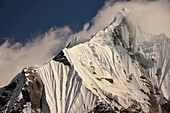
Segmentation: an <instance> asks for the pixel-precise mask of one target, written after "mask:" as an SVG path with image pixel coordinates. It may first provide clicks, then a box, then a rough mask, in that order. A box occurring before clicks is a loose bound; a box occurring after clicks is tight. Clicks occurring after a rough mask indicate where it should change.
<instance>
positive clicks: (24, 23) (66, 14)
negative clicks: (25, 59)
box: [0, 0, 104, 43]
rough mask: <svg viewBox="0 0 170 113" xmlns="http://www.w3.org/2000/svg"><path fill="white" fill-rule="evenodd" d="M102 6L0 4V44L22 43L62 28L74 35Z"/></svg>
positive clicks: (14, 0)
mask: <svg viewBox="0 0 170 113" xmlns="http://www.w3.org/2000/svg"><path fill="white" fill-rule="evenodd" d="M103 5H104V0H0V38H1V41H2V40H3V39H7V38H8V39H10V40H11V41H14V42H26V41H27V40H29V39H30V38H33V37H35V36H38V35H40V34H43V33H44V32H46V31H48V30H49V29H50V28H52V27H63V26H66V25H67V26H69V27H70V29H71V30H72V31H73V32H77V31H79V30H80V29H81V28H82V27H83V25H84V24H85V23H86V22H88V21H90V20H91V18H92V17H94V16H95V15H96V13H97V11H98V10H99V9H100V8H101V7H102V6H103ZM1 43H2V42H1Z"/></svg>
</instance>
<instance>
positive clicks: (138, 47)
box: [0, 9, 170, 113]
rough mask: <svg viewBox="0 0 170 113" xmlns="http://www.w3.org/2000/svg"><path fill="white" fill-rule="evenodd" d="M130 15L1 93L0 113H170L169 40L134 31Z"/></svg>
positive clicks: (27, 73)
mask: <svg viewBox="0 0 170 113" xmlns="http://www.w3.org/2000/svg"><path fill="white" fill-rule="evenodd" d="M129 12H130V11H128V10H127V9H122V10H121V11H120V12H118V14H117V15H116V16H115V19H114V20H113V22H112V23H111V24H110V25H109V26H108V27H106V28H104V29H103V30H100V31H99V32H97V33H96V34H95V35H93V37H92V39H91V40H89V41H86V42H84V43H81V44H76V43H74V44H76V45H75V46H73V47H68V48H64V49H63V50H62V51H61V52H59V54H58V55H56V56H55V57H54V58H53V59H52V60H51V61H49V62H48V63H46V64H44V65H42V66H33V67H29V68H25V69H24V70H23V71H22V72H21V73H19V74H18V75H17V76H16V77H15V78H14V79H13V80H12V81H11V83H10V84H9V85H8V86H6V87H4V88H1V89H0V100H1V101H0V111H2V112H7V113H8V112H36V113H39V112H44V113H48V112H51V113H87V112H88V113H93V112H94V113H112V112H117V113H123V112H127V113H130V112H148V113H149V112H150V113H159V112H160V113H161V112H169V111H170V107H169V106H170V95H169V94H170V92H169V91H170V90H169V89H170V82H169V77H170V72H169V69H170V53H169V51H168V50H169V49H170V40H169V39H168V38H166V37H165V35H150V34H147V33H145V32H143V31H142V30H141V29H140V28H139V27H133V26H132V25H131V24H130V23H129V22H128V20H127V18H128V16H127V15H128V14H129ZM35 97H36V98H35Z"/></svg>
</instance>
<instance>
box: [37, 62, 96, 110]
mask: <svg viewBox="0 0 170 113" xmlns="http://www.w3.org/2000/svg"><path fill="white" fill-rule="evenodd" d="M38 73H39V74H40V76H41V79H42V81H43V83H44V86H45V92H46V100H47V102H48V105H49V107H50V112H51V113H84V112H88V111H90V110H91V109H92V108H94V106H95V105H96V103H97V101H98V97H97V96H96V95H94V94H93V93H92V92H91V91H90V90H88V89H87V88H86V87H85V86H84V84H83V81H82V79H81V78H80V77H79V76H78V75H77V73H76V71H75V70H74V67H73V66H71V67H68V66H65V65H64V64H62V63H58V62H56V61H53V60H52V61H50V62H49V63H48V64H46V65H44V66H43V67H41V68H40V69H38Z"/></svg>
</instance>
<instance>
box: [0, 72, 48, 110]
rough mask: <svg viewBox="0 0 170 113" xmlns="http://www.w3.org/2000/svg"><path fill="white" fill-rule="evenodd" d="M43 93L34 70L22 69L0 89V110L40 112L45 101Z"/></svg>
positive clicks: (42, 87)
mask: <svg viewBox="0 0 170 113" xmlns="http://www.w3.org/2000/svg"><path fill="white" fill-rule="evenodd" d="M43 94H45V92H44V85H43V83H42V81H41V78H40V77H39V76H38V75H37V72H36V70H32V69H23V71H22V72H21V73H20V74H18V75H17V76H16V77H15V78H14V79H13V80H12V81H11V83H10V84H9V85H7V86H5V87H3V88H1V89H0V111H1V112H4V113H6V112H7V113H21V112H35V113H41V112H42V107H43V104H45V102H46V100H45V95H43ZM42 101H43V103H42ZM46 107H47V108H48V106H46Z"/></svg>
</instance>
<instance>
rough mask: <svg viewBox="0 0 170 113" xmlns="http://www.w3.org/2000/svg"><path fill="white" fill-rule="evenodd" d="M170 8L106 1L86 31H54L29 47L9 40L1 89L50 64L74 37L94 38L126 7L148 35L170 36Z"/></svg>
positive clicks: (161, 1)
mask: <svg viewBox="0 0 170 113" xmlns="http://www.w3.org/2000/svg"><path fill="white" fill-rule="evenodd" d="M169 5H170V3H169V1H166V0H158V1H151V0H148V1H145V0H132V1H118V2H116V1H115V0H106V2H105V4H104V6H103V7H102V8H101V9H100V10H99V11H98V12H97V14H96V16H95V17H94V18H92V20H91V21H90V22H87V23H85V25H84V28H83V29H82V30H80V31H79V32H77V33H74V34H73V33H72V31H71V30H70V28H69V27H63V28H52V29H50V30H49V31H48V32H47V33H45V34H44V35H40V36H38V37H36V38H35V39H34V40H32V41H30V42H28V43H26V44H25V45H22V44H20V43H15V44H12V45H11V44H10V43H9V42H8V41H6V42H5V43H4V44H2V45H0V77H1V80H0V87H1V86H4V85H6V84H8V83H9V81H10V80H11V79H12V78H13V77H14V76H15V75H16V74H17V73H18V72H19V71H21V69H22V68H23V67H27V66H31V65H41V64H43V63H45V62H48V61H49V60H50V59H51V58H52V57H53V56H54V55H55V54H57V52H58V51H60V50H61V49H62V48H64V47H65V46H66V43H67V42H68V40H70V39H72V38H73V37H78V38H79V39H90V37H91V36H92V35H93V34H95V33H96V32H98V31H99V30H101V29H103V28H105V27H106V26H108V25H109V24H110V23H111V22H112V20H113V19H114V16H115V15H116V13H117V12H118V11H120V10H121V9H122V8H127V9H129V10H130V11H131V13H130V14H129V18H130V20H131V21H132V22H133V24H135V25H137V26H140V27H141V28H142V29H143V30H144V31H145V32H148V33H152V34H160V33H165V34H166V35H167V36H169V37H170V32H169V29H170V22H169V18H170V8H169Z"/></svg>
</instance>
